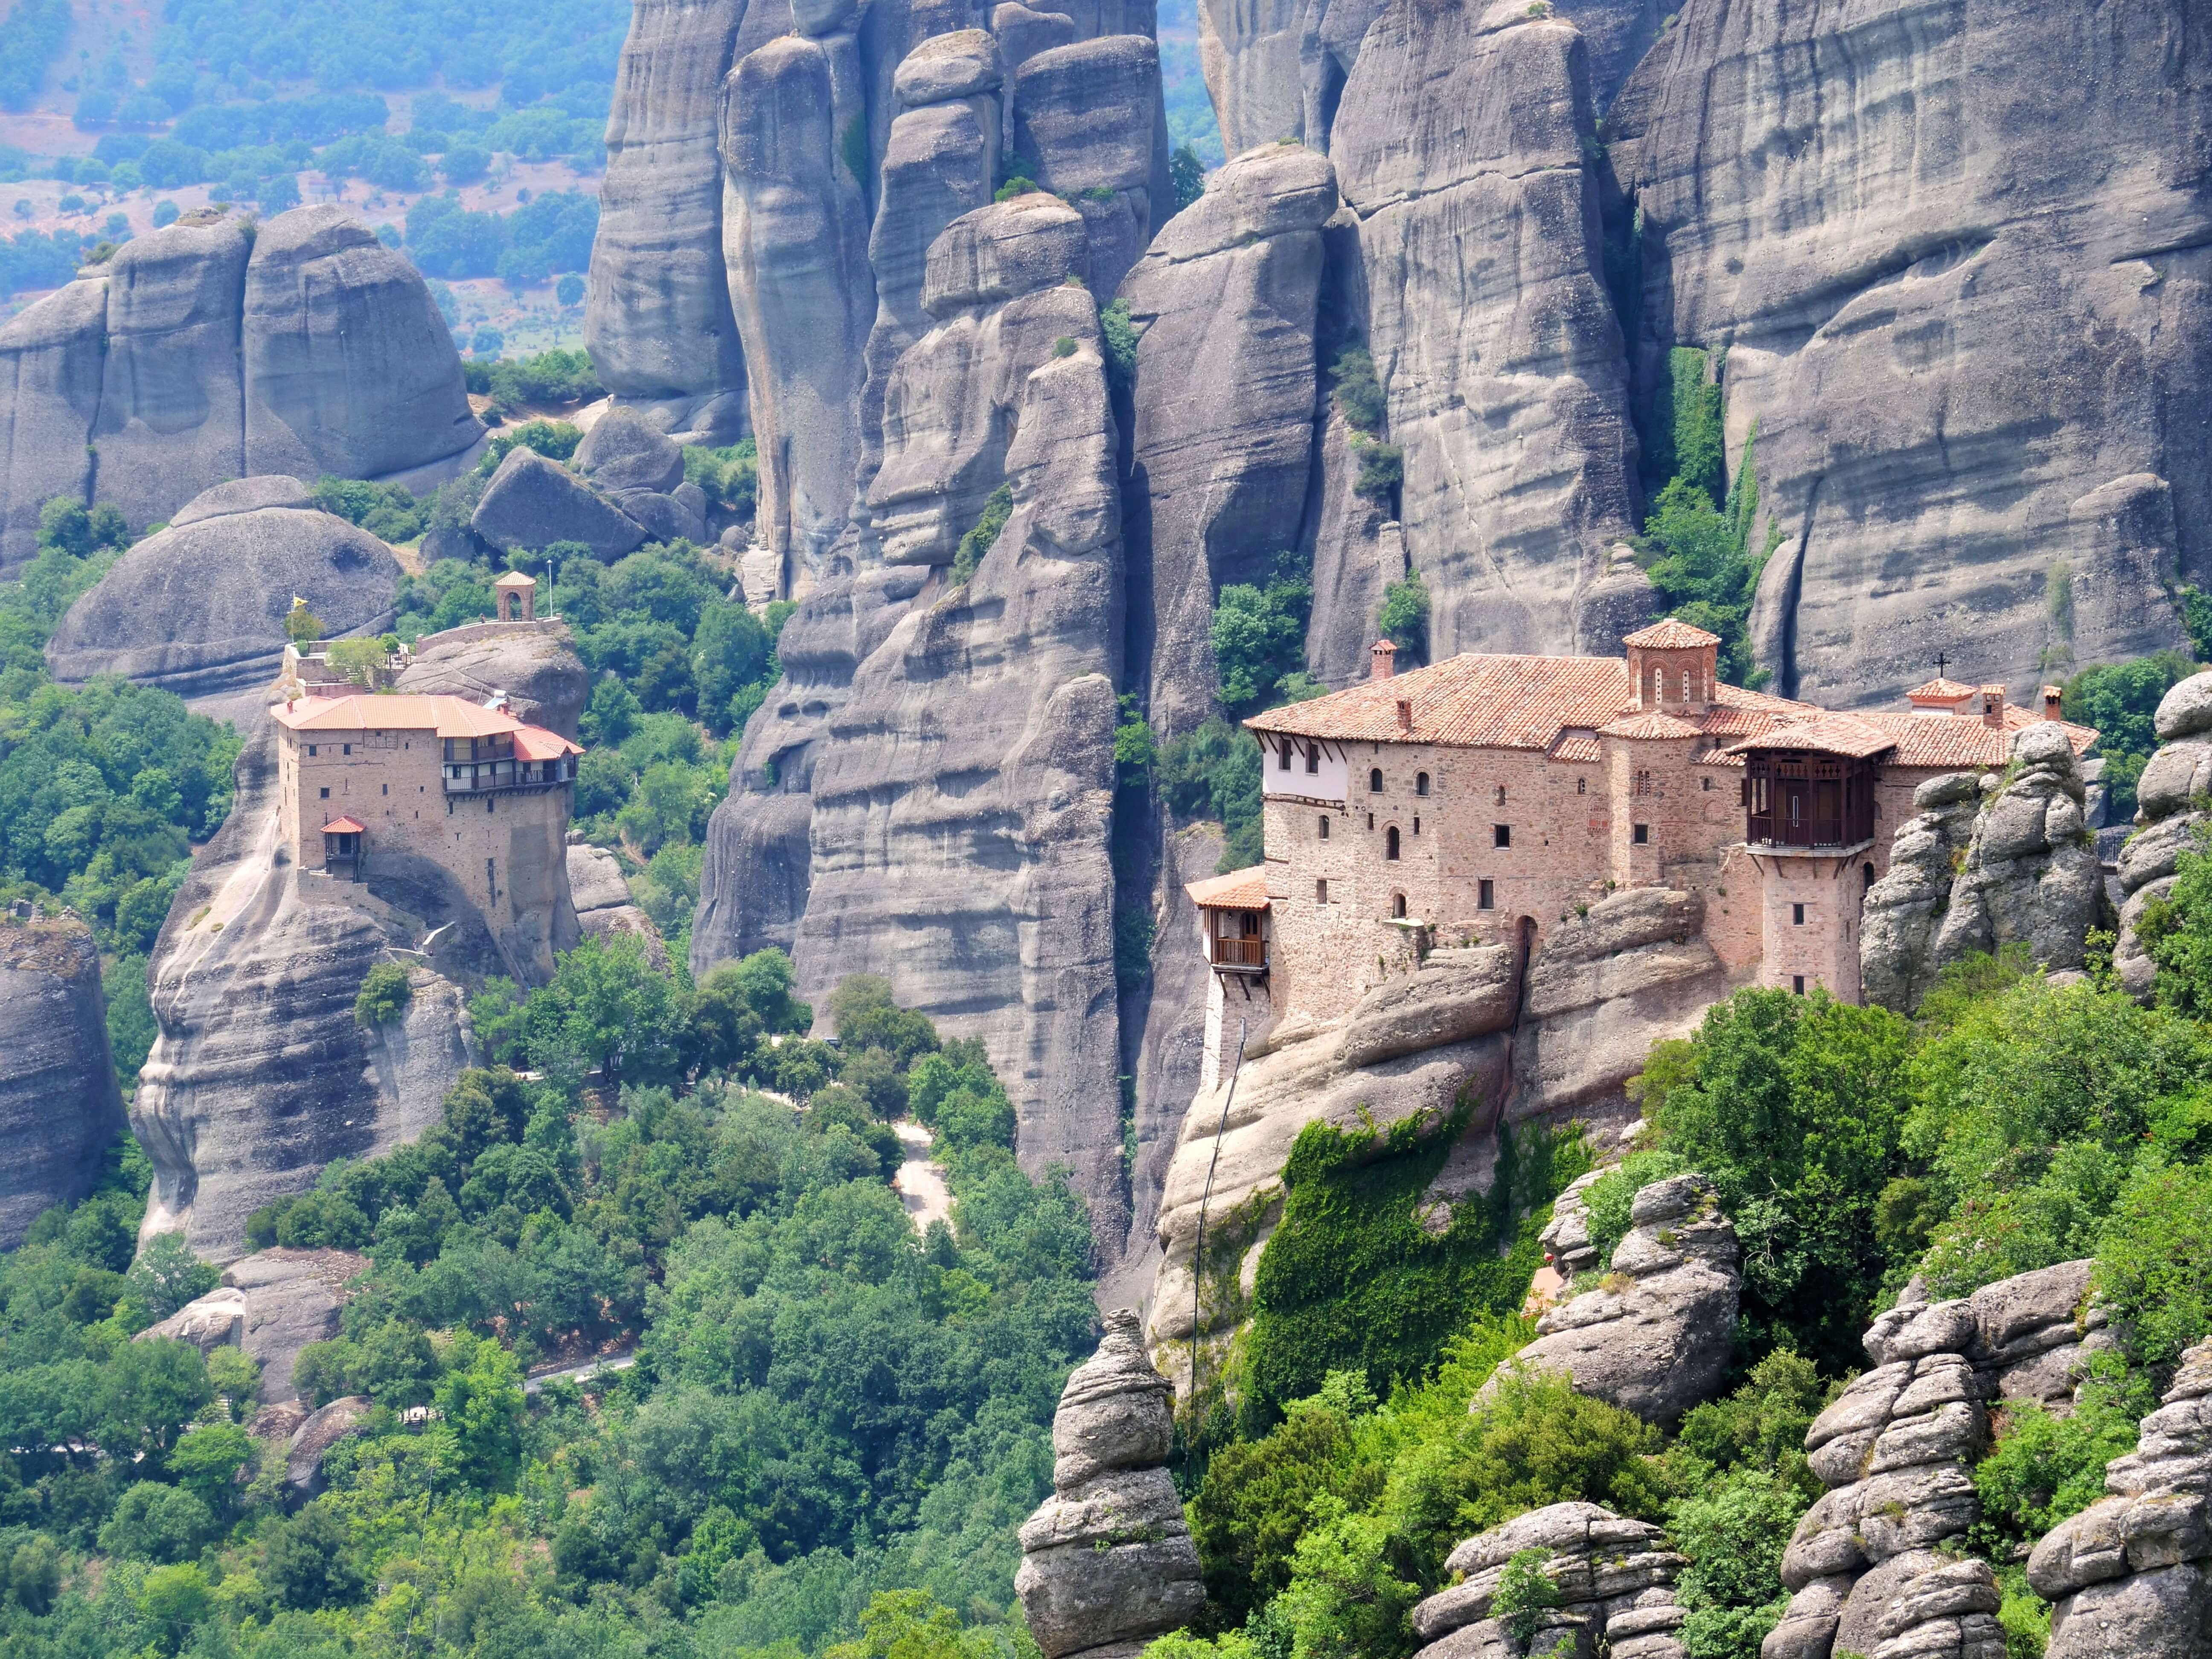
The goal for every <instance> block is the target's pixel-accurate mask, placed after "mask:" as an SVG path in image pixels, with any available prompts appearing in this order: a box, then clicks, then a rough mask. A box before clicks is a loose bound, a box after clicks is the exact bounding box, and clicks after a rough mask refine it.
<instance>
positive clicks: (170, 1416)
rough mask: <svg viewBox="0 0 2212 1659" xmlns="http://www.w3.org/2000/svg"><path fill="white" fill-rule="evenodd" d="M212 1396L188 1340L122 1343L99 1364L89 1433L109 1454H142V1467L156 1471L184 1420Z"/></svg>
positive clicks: (201, 1362) (204, 1366)
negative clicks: (92, 1432)
mask: <svg viewBox="0 0 2212 1659" xmlns="http://www.w3.org/2000/svg"><path fill="white" fill-rule="evenodd" d="M214 1396H215V1389H214V1388H213V1387H212V1386H211V1385H210V1383H209V1382H208V1374H207V1362H206V1361H205V1360H204V1359H203V1358H201V1356H200V1351H199V1350H198V1349H197V1348H196V1347H194V1346H192V1345H191V1343H189V1342H174V1341H171V1340H169V1339H167V1337H149V1338H147V1339H146V1340H143V1341H139V1342H127V1343H125V1344H124V1346H122V1347H120V1348H118V1349H117V1350H116V1352H115V1353H114V1354H113V1356H112V1357H111V1358H109V1359H108V1361H107V1363H106V1364H105V1365H103V1366H101V1367H100V1386H99V1391H98V1393H97V1395H96V1396H95V1398H94V1402H93V1410H94V1424H95V1428H94V1436H95V1437H96V1438H97V1439H98V1440H99V1442H100V1449H101V1450H102V1451H104V1452H106V1454H107V1455H109V1456H110V1457H118V1458H129V1457H132V1456H136V1455H140V1454H143V1455H144V1456H145V1458H146V1459H147V1462H146V1465H145V1467H146V1468H148V1469H149V1471H150V1472H158V1471H160V1470H161V1468H162V1467H163V1466H164V1463H165V1461H166V1458H167V1453H168V1450H169V1449H170V1448H171V1447H172V1446H173V1445H175V1444H176V1443H177V1437H179V1435H181V1434H182V1433H183V1432H184V1431H185V1425H187V1424H189V1423H191V1420H192V1419H194V1418H195V1417H197V1415H198V1414H199V1410H200V1407H203V1406H204V1405H206V1404H207V1403H208V1401H210V1400H211V1399H213V1398H214Z"/></svg>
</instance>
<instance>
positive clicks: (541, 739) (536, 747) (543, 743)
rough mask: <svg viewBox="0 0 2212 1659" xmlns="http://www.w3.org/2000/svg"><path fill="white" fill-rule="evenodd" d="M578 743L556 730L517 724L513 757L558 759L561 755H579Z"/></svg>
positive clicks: (520, 758)
mask: <svg viewBox="0 0 2212 1659" xmlns="http://www.w3.org/2000/svg"><path fill="white" fill-rule="evenodd" d="M583 752H584V750H583V746H582V745H581V744H574V743H571V742H569V741H568V738H564V737H562V735H561V734H560V733H559V732H548V731H547V730H546V729H545V728H544V726H516V727H515V728H514V757H515V758H516V759H517V760H532V761H547V760H558V759H560V758H561V757H562V756H563V755H580V754H582V753H583Z"/></svg>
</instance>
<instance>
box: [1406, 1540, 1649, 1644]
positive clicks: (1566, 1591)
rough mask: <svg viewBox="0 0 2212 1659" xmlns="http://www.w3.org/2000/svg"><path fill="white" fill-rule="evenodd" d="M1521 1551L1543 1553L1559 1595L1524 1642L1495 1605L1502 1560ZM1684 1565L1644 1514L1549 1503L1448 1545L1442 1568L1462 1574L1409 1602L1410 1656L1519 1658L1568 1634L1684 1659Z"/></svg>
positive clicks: (1580, 1640)
mask: <svg viewBox="0 0 2212 1659" xmlns="http://www.w3.org/2000/svg"><path fill="white" fill-rule="evenodd" d="M1526 1550H1541V1551H1542V1552H1543V1553H1544V1556H1545V1560H1544V1564H1543V1572H1544V1576H1545V1577H1547V1578H1548V1579H1550V1580H1551V1581H1552V1587H1553V1589H1554V1590H1556V1591H1557V1592H1558V1594H1559V1606H1557V1607H1553V1608H1549V1609H1547V1610H1545V1611H1544V1612H1543V1613H1541V1615H1540V1616H1539V1622H1538V1625H1537V1628H1536V1632H1535V1635H1534V1638H1533V1639H1532V1640H1530V1641H1529V1642H1528V1643H1527V1644H1525V1645H1524V1644H1522V1643H1521V1642H1519V1641H1516V1639H1515V1638H1513V1637H1512V1636H1511V1635H1510V1633H1509V1632H1508V1631H1507V1630H1506V1627H1505V1626H1504V1623H1503V1622H1502V1621H1501V1620H1497V1619H1493V1618H1492V1616H1491V1614H1492V1611H1493V1609H1494V1607H1495V1605H1496V1601H1497V1598H1498V1588H1499V1586H1500V1584H1501V1583H1503V1581H1504V1575H1505V1569H1506V1565H1507V1564H1508V1563H1510V1561H1511V1560H1512V1559H1513V1558H1514V1557H1515V1556H1516V1555H1518V1554H1520V1553H1522V1552H1523V1551H1526ZM1688 1565H1689V1562H1688V1561H1687V1560H1686V1559H1685V1558H1684V1557H1682V1556H1680V1555H1677V1554H1676V1553H1674V1551H1672V1550H1670V1549H1669V1548H1668V1547H1667V1539H1666V1534H1663V1533H1662V1532H1661V1531H1660V1529H1659V1528H1656V1527H1655V1526H1653V1525H1651V1524H1650V1522H1644V1521H1632V1520H1629V1519H1628V1518H1626V1516H1619V1515H1615V1514H1614V1513H1613V1511H1612V1510H1608V1509H1605V1508H1602V1507H1601V1506H1600V1505H1598V1504H1583V1503H1571V1504H1552V1505H1550V1506H1549V1507H1548V1508H1546V1509H1541V1510H1531V1511H1530V1512H1529V1513H1528V1514H1527V1515H1521V1516H1515V1517H1514V1518H1513V1519H1512V1520H1510V1521H1508V1522H1506V1523H1505V1524H1504V1526H1502V1527H1496V1528H1492V1529H1491V1530H1490V1531H1488V1532H1486V1533H1479V1534H1476V1535H1475V1536H1474V1537H1473V1538H1470V1539H1468V1541H1466V1542H1464V1543H1462V1545H1461V1546H1460V1547H1458V1548H1457V1549H1455V1550H1454V1551H1453V1552H1452V1553H1451V1554H1450V1556H1449V1558H1448V1559H1447V1560H1446V1561H1445V1563H1444V1566H1445V1571H1447V1572H1449V1573H1450V1574H1451V1575H1452V1576H1453V1577H1455V1578H1456V1579H1457V1580H1458V1582H1457V1583H1454V1584H1453V1585H1452V1586H1451V1588H1450V1589H1445V1590H1440V1591H1438V1592H1437V1594H1436V1595H1431V1596H1430V1597H1429V1598H1428V1599H1427V1600H1425V1601H1421V1602H1419V1604H1418V1605H1416V1606H1415V1607H1414V1608H1413V1634H1414V1635H1415V1637H1416V1638H1419V1640H1420V1641H1421V1643H1422V1644H1423V1646H1422V1647H1421V1648H1420V1650H1419V1653H1418V1654H1417V1655H1416V1659H1519V1656H1521V1655H1522V1654H1524V1653H1543V1654H1548V1653H1550V1652H1552V1651H1553V1650H1554V1648H1556V1647H1558V1646H1559V1644H1560V1643H1561V1642H1562V1641H1564V1642H1565V1643H1566V1644H1567V1646H1568V1649H1569V1650H1571V1651H1572V1652H1574V1653H1577V1654H1592V1653H1611V1654H1613V1655H1617V1656H1620V1659H1681V1656H1682V1655H1684V1654H1685V1653H1686V1652H1687V1650H1686V1648H1685V1647H1684V1646H1683V1645H1682V1643H1681V1639H1680V1637H1679V1636H1678V1635H1677V1633H1676V1632H1679V1631H1680V1628H1681V1626H1682V1623H1683V1620H1684V1614H1683V1613H1682V1610H1681V1608H1680V1607H1679V1606H1677V1605H1676V1603H1675V1601H1674V1580H1675V1577H1676V1576H1677V1575H1678V1574H1680V1572H1681V1571H1682V1570H1683V1569H1684V1568H1685V1567H1686V1566H1688Z"/></svg>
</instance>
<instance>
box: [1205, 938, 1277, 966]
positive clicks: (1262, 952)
mask: <svg viewBox="0 0 2212 1659" xmlns="http://www.w3.org/2000/svg"><path fill="white" fill-rule="evenodd" d="M1213 965H1214V966H1215V967H1217V968H1240V969H1245V970H1247V971H1253V970H1257V971H1261V972H1264V971H1265V970H1266V969H1267V940H1266V939H1237V938H1226V939H1225V938H1216V939H1214V941H1213Z"/></svg>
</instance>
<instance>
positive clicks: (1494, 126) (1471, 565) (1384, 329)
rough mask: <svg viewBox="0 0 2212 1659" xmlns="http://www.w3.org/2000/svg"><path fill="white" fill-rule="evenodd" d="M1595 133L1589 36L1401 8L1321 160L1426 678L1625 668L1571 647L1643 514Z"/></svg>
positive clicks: (1378, 34)
mask: <svg viewBox="0 0 2212 1659" xmlns="http://www.w3.org/2000/svg"><path fill="white" fill-rule="evenodd" d="M1594 127H1595V112H1594V111H1593V108H1592V105H1591V100H1590V84H1589V62H1588V57H1587V53H1586V52H1585V51H1584V48H1583V39H1582V36H1581V35H1580V34H1579V33H1577V32H1576V30H1575V29H1574V28H1573V27H1572V26H1571V25H1570V24H1568V23H1566V22H1564V21H1559V19H1557V18H1553V17H1551V16H1548V15H1543V14H1542V13H1541V12H1540V11H1539V10H1538V9H1536V8H1533V7H1530V6H1527V5H1524V4H1520V3H1503V4H1497V5H1492V6H1490V7H1488V8H1487V9H1483V8H1480V7H1477V6H1471V5H1469V6H1462V5H1447V4H1444V3H1443V0H1392V3H1391V4H1389V6H1388V7H1386V8H1385V9H1384V10H1383V14H1382V15H1380V16H1379V17H1377V18H1376V21H1375V23H1374V25H1373V27H1370V29H1369V30H1368V31H1367V34H1366V37H1365V40H1364V45H1363V46H1361V47H1360V52H1359V61H1358V65H1357V66H1356V67H1355V68H1354V69H1353V70H1352V78H1351V80H1350V82H1348V83H1347V84H1346V88H1345V93H1344V99H1343V104H1342V107H1341V110H1340V112H1339V114H1338V117H1337V120H1336V124H1335V127H1334V132H1333V134H1332V136H1331V138H1330V144H1329V154H1330V157H1331V159H1332V160H1334V161H1335V163H1336V168H1337V175H1338V179H1339V181H1340V183H1341V185H1342V186H1343V189H1344V194H1345V197H1346V200H1347V201H1348V202H1349V203H1350V204H1351V205H1352V210H1353V211H1354V212H1356V213H1357V214H1358V216H1359V240H1360V247H1361V252H1362V255H1363V257H1364V261H1365V265H1366V274H1367V292H1368V295H1369V317H1370V321H1369V333H1368V342H1367V343H1368V346H1369V348H1370V350H1371V351H1372V352H1373V354H1374V358H1375V367H1376V373H1377V374H1378V375H1379V376H1380V378H1381V380H1382V384H1383V391H1384V392H1385V393H1386V395H1387V398H1388V403H1389V433H1390V440H1391V441H1392V442H1393V443H1395V444H1397V445H1399V446H1401V447H1402V449H1403V450H1404V452H1405V453H1404V467H1405V482H1404V484H1403V486H1402V488H1401V492H1400V494H1401V511H1400V517H1401V520H1403V522H1404V525H1405V535H1406V546H1407V552H1408V553H1409V554H1410V556H1411V557H1412V560H1413V564H1414V565H1415V566H1416V567H1417V568H1419V570H1420V571H1421V573H1422V574H1423V576H1424V577H1425V579H1426V581H1427V584H1428V587H1429V591H1430V594H1431V615H1430V640H1431V657H1432V658H1441V657H1443V656H1447V655H1449V654H1451V653H1455V652H1460V651H1505V652H1577V651H1579V652H1587V653H1590V654H1610V653H1613V652H1614V651H1617V650H1618V649H1619V648H1620V639H1619V637H1618V636H1617V635H1616V636H1615V637H1613V638H1611V639H1602V638H1595V639H1579V638H1577V632H1576V622H1577V611H1578V606H1577V598H1578V595H1579V594H1580V593H1581V592H1582V591H1583V589H1584V588H1586V587H1588V586H1592V585H1595V584H1598V583H1601V582H1604V581H1605V580H1607V577H1608V576H1609V575H1612V574H1615V573H1614V572H1613V557H1612V549H1613V546H1614V544H1617V543H1619V542H1620V541H1621V540H1623V539H1624V538H1626V536H1627V535H1628V533H1629V532H1631V531H1632V529H1633V528H1634V526H1633V524H1632V516H1633V514H1634V512H1635V509H1636V506H1637V501H1636V495H1637V492H1636V486H1635V482H1634V477H1633V472H1634V466H1635V457H1636V441H1635V437H1634V435H1633V433H1632V430H1631V428H1630V424H1629V418H1628V367H1627V362H1626V356H1625V354H1624V351H1623V347H1622V343H1621V332H1620V324H1619V322H1618V320H1617V319H1615V317H1614V315H1613V304H1612V301H1610V299H1609V298H1608V297H1607V293H1606V289H1605V284H1604V282H1603V280H1602V278H1601V268H1602V260H1601V252H1600V240H1601V239H1600V235H1599V228H1598V197H1597V189H1598V187H1597V181H1596V178H1595V174H1594V172H1593V170H1592V168H1591V167H1590V166H1589V162H1588V161H1586V159H1585V154H1586V150H1585V147H1586V146H1590V147H1591V152H1590V153H1594V142H1595V141H1594V139H1593V138H1592V133H1593V131H1594ZM1618 608H1619V607H1618V605H1617V604H1616V605H1610V606H1607V607H1602V608H1601V614H1602V615H1603V616H1605V617H1611V616H1612V615H1613V613H1614V611H1616V610H1617V609H1618Z"/></svg>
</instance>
